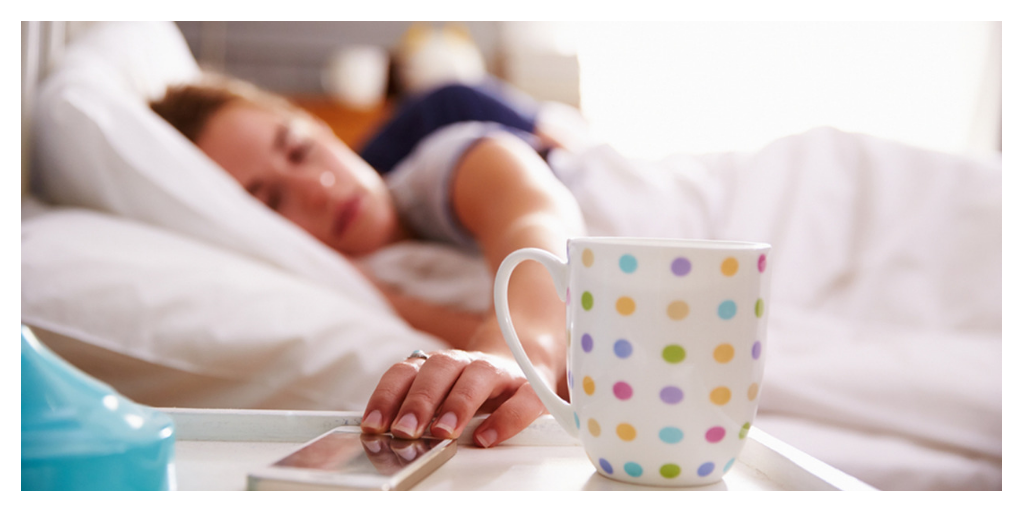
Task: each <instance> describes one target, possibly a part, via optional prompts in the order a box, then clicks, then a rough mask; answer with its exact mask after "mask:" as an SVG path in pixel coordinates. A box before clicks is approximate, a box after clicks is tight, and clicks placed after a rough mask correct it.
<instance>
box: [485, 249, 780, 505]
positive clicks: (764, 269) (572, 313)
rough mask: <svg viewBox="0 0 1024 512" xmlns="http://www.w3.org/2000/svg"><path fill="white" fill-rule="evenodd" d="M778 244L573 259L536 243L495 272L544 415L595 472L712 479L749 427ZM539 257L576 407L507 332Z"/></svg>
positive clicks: (498, 297) (695, 481) (505, 318)
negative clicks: (555, 308)
mask: <svg viewBox="0 0 1024 512" xmlns="http://www.w3.org/2000/svg"><path fill="white" fill-rule="evenodd" d="M769 250H770V246H769V245H768V244H763V243H750V242H727V241H704V240H669V239H644V238H613V237H608V238H605V237H591V238H577V239H573V240H570V241H569V243H568V255H569V259H568V262H564V261H561V260H560V259H558V258H557V257H556V256H554V255H552V254H551V253H548V252H546V251H542V250H540V249H521V250H518V251H515V252H513V253H512V254H510V255H509V256H508V257H507V258H505V261H504V262H503V263H502V265H501V267H500V268H499V269H498V273H497V276H496V278H495V286H494V303H495V308H496V310H497V313H498V321H499V324H500V326H501V330H502V334H503V335H504V336H505V340H506V342H507V343H508V345H509V347H510V348H511V349H512V353H513V355H514V356H515V358H516V361H517V362H518V363H519V365H520V366H521V367H522V368H523V372H524V373H525V374H526V376H527V377H528V378H529V380H530V382H531V384H532V385H533V388H534V389H535V390H536V392H537V394H538V395H539V396H540V398H541V400H542V401H543V402H544V405H545V406H546V407H547V409H548V411H550V412H551V414H552V415H553V416H554V417H555V419H556V420H558V422H559V424H561V426H562V427H563V428H564V429H565V430H566V431H568V432H569V433H571V434H573V435H576V436H578V437H579V438H580V440H581V442H582V444H583V448H584V450H585V451H586V453H587V456H588V457H589V458H590V460H591V462H593V464H594V467H595V468H596V469H597V472H598V473H600V474H602V475H605V476H607V477H609V478H613V479H616V480H621V481H624V482H633V483H639V484H647V485H660V486H691V485H705V484H711V483H715V482H718V481H719V480H721V479H722V477H723V475H725V474H726V473H727V472H728V471H729V470H730V468H732V466H733V465H734V464H735V462H736V457H737V456H738V455H739V453H740V450H741V449H742V447H743V444H744V441H745V439H746V436H747V432H748V431H749V430H750V425H751V423H752V422H753V421H754V414H755V412H756V411H757V403H758V398H759V397H760V386H761V377H762V375H763V373H764V361H765V350H766V343H767V341H766V339H765V332H766V327H767V310H768V288H769V278H770V267H771V265H770V263H769V261H768V253H769ZM524 260H535V261H538V262H540V263H542V264H543V265H544V266H545V267H546V268H547V269H548V272H549V273H550V274H551V277H552V279H553V280H554V282H555V286H556V288H557V289H558V291H559V293H560V295H561V296H562V297H565V302H566V308H567V316H566V318H567V323H568V329H567V331H568V333H567V334H568V344H569V348H568V366H567V367H568V375H567V377H568V383H569V394H570V399H571V404H570V403H568V402H565V401H564V400H562V399H561V398H559V397H558V396H557V395H556V394H555V393H554V392H553V391H552V390H551V388H550V387H549V386H548V385H547V384H546V382H545V381H544V380H543V379H541V378H540V375H539V374H538V373H537V371H536V370H535V369H534V367H533V365H532V364H531V363H530V361H529V359H528V357H527V356H526V353H525V352H524V351H523V348H522V345H521V343H520V341H519V338H518V337H517V336H516V333H515V330H514V329H513V327H512V319H511V317H510V315H509V311H508V296H507V294H508V280H509V277H510V275H511V274H512V270H513V269H514V268H515V267H516V265H518V264H519V263H521V262H522V261H524Z"/></svg>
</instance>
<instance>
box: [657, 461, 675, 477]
mask: <svg viewBox="0 0 1024 512" xmlns="http://www.w3.org/2000/svg"><path fill="white" fill-rule="evenodd" d="M658 472H659V473H661V476H663V477H665V478H675V477H677V476H679V473H680V470H679V466H677V465H675V464H665V465H664V466H662V467H661V469H659V470H658Z"/></svg>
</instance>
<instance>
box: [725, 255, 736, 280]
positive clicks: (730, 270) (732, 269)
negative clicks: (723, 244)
mask: <svg viewBox="0 0 1024 512" xmlns="http://www.w3.org/2000/svg"><path fill="white" fill-rule="evenodd" d="M739 269H740V262H738V261H736V258H732V257H729V258H726V259H725V260H723V261H722V274H724V275H726V276H734V275H736V271H737V270H739Z"/></svg>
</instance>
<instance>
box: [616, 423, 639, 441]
mask: <svg viewBox="0 0 1024 512" xmlns="http://www.w3.org/2000/svg"><path fill="white" fill-rule="evenodd" d="M615 433H616V434H617V435H618V436H619V439H622V440H623V441H632V440H634V439H636V429H635V428H633V425H630V424H629V423H619V426H617V427H615Z"/></svg>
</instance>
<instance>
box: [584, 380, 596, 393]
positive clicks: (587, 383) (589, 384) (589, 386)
mask: <svg viewBox="0 0 1024 512" xmlns="http://www.w3.org/2000/svg"><path fill="white" fill-rule="evenodd" d="M583 392H584V393H586V394H588V395H593V394H594V379H591V378H590V376H587V377H583Z"/></svg>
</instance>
